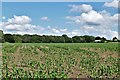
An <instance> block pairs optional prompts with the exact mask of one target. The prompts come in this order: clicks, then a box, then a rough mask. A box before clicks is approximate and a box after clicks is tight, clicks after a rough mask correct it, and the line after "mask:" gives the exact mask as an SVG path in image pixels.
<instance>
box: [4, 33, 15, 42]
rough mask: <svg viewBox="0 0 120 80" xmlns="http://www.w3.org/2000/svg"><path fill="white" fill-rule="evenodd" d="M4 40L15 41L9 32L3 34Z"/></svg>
mask: <svg viewBox="0 0 120 80" xmlns="http://www.w3.org/2000/svg"><path fill="white" fill-rule="evenodd" d="M4 40H5V42H10V43H14V42H15V41H14V37H13V35H11V34H5V35H4Z"/></svg>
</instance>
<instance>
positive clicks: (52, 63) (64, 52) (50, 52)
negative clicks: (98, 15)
mask: <svg viewBox="0 0 120 80" xmlns="http://www.w3.org/2000/svg"><path fill="white" fill-rule="evenodd" d="M2 55H3V59H2V60H3V65H2V76H3V78H8V77H10V78H91V77H92V78H96V77H98V78H106V77H107V78H118V77H119V75H118V73H119V70H118V60H119V57H118V44H117V43H3V48H2Z"/></svg>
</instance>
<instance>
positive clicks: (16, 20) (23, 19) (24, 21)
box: [8, 15, 31, 25]
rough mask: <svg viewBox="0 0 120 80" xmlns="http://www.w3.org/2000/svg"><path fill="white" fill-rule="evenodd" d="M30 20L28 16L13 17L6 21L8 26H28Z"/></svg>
mask: <svg viewBox="0 0 120 80" xmlns="http://www.w3.org/2000/svg"><path fill="white" fill-rule="evenodd" d="M30 21H31V19H30V18H29V17H28V16H16V15H15V16H14V17H13V18H10V19H8V24H21V25H23V24H28V23H30Z"/></svg>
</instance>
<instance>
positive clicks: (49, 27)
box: [48, 26, 67, 34]
mask: <svg viewBox="0 0 120 80" xmlns="http://www.w3.org/2000/svg"><path fill="white" fill-rule="evenodd" d="M48 29H49V31H50V32H52V33H53V34H63V33H67V29H58V28H53V27H51V26H48Z"/></svg>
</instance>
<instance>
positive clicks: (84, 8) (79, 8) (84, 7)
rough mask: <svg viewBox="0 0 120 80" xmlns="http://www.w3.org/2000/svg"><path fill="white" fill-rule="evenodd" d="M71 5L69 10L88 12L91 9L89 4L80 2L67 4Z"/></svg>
mask: <svg viewBox="0 0 120 80" xmlns="http://www.w3.org/2000/svg"><path fill="white" fill-rule="evenodd" d="M69 7H71V9H70V11H71V12H89V11H91V10H92V9H93V7H92V6H91V5H87V4H82V5H69Z"/></svg>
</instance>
